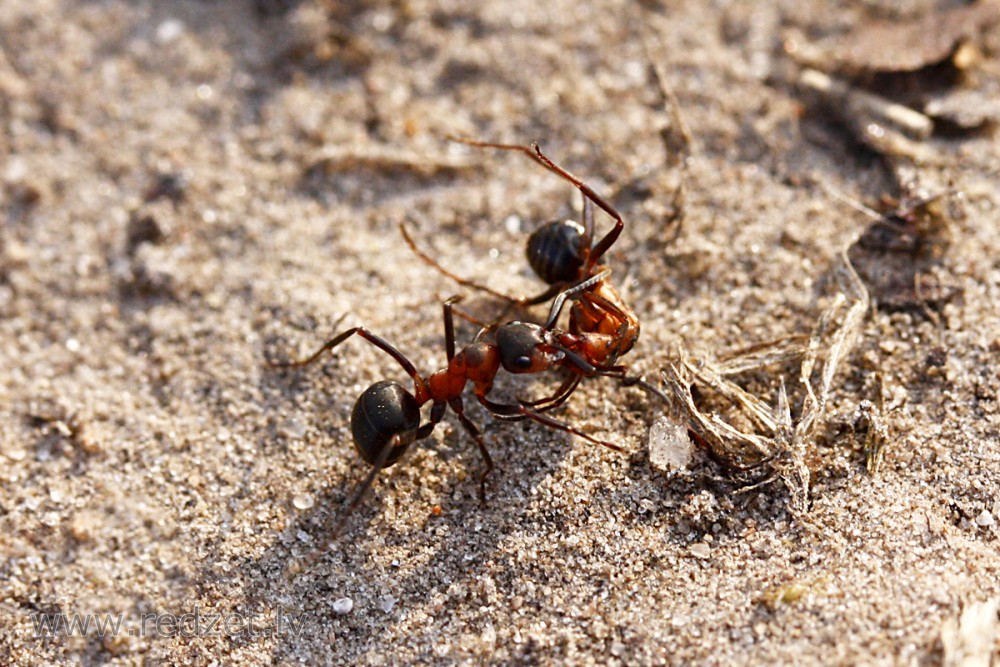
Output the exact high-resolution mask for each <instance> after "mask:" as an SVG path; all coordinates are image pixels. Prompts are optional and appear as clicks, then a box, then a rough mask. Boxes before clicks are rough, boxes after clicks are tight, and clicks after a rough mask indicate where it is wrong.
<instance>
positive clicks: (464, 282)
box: [399, 222, 525, 304]
mask: <svg viewBox="0 0 1000 667" xmlns="http://www.w3.org/2000/svg"><path fill="white" fill-rule="evenodd" d="M399 231H400V232H402V234H403V239H404V240H405V241H406V244H407V245H408V246H410V250H412V251H413V253H414V254H415V255H416V256H417V257H419V258H420V259H422V260H423V261H424V262H425V263H426V264H428V265H430V267H431V268H432V269H434V270H435V271H437V272H438V273H440V274H441V275H443V276H444V277H446V278H449V279H451V280H452V281H454V282H456V283H458V284H459V285H461V286H462V287H468V288H470V289H475V290H479V291H480V292H486V293H487V294H489V295H491V296H495V297H496V298H498V299H503V300H504V301H509V302H511V303H516V304H523V303H524V302H525V298H524V297H515V296H510V295H509V294H504V293H503V292H498V291H497V290H495V289H493V288H492V287H489V286H487V285H483V284H482V283H477V282H476V281H474V280H469V279H468V278H463V277H462V276H459V275H457V274H454V273H452V272H451V271H449V270H448V269H446V268H444V267H443V266H441V264H440V263H438V261H437V260H436V259H434V258H433V257H431V256H430V255H428V254H427V253H426V252H424V251H423V250H421V249H420V248H419V247H418V246H417V243H416V241H414V240H413V237H411V236H410V232H409V230H407V228H406V223H403V222H401V223H399Z"/></svg>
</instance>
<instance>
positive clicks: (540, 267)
mask: <svg viewBox="0 0 1000 667" xmlns="http://www.w3.org/2000/svg"><path fill="white" fill-rule="evenodd" d="M582 234H583V227H581V226H580V225H578V224H577V223H575V222H573V221H572V220H553V221H551V222H546V223H545V224H544V225H542V226H541V227H539V228H538V229H536V230H535V231H534V232H532V234H531V236H529V237H528V248H527V255H528V263H529V264H530V265H531V268H532V269H533V270H534V272H535V273H536V274H537V275H538V277H539V278H541V279H542V280H544V281H545V282H547V283H548V284H550V285H555V284H556V283H566V282H572V281H574V280H576V279H577V278H579V276H580V267H581V266H583V258H582V257H581V256H580V239H581V235H582Z"/></svg>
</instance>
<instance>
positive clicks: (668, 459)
mask: <svg viewBox="0 0 1000 667" xmlns="http://www.w3.org/2000/svg"><path fill="white" fill-rule="evenodd" d="M693 453H694V445H693V444H692V443H691V438H689V437H688V432H687V427H686V426H684V425H683V424H678V423H676V422H674V421H671V420H669V419H667V418H666V417H658V418H657V420H656V421H655V422H653V425H652V426H650V427H649V463H650V465H651V466H653V468H654V469H656V470H684V469H686V468H687V466H688V464H690V463H691V455H692V454H693Z"/></svg>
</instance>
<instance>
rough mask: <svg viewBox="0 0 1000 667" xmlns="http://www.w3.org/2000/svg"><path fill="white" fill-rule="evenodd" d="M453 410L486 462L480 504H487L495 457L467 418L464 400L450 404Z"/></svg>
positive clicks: (480, 483)
mask: <svg viewBox="0 0 1000 667" xmlns="http://www.w3.org/2000/svg"><path fill="white" fill-rule="evenodd" d="M448 404H449V405H450V406H451V409H452V410H454V411H455V414H456V415H458V421H460V422H462V426H464V427H465V430H466V431H468V432H469V435H471V436H472V439H473V440H475V441H476V446H477V447H479V453H480V454H481V455H482V457H483V461H485V462H486V468H485V469H484V470H483V472H482V473H481V474H480V475H479V503H480V504H481V505H485V504H486V478H487V476H489V474H490V473H491V472H493V468H494V467H495V466H494V465H493V457H492V456H490V451H489V450H488V449H487V448H486V442H485V441H484V440H483V434H482V433H480V431H479V428H477V427H476V425H475V424H473V423H472V420H471V419H469V418H468V417H466V416H465V406H464V405H463V404H462V399H460V398H456V399H455V400H453V401H450V402H449V403H448Z"/></svg>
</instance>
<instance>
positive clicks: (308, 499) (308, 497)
mask: <svg viewBox="0 0 1000 667" xmlns="http://www.w3.org/2000/svg"><path fill="white" fill-rule="evenodd" d="M315 504H316V499H315V498H313V495H312V494H311V493H303V494H300V495H297V496H295V497H294V498H292V505H293V506H294V507H295V509H297V510H307V509H310V508H311V507H312V506H313V505H315Z"/></svg>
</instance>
